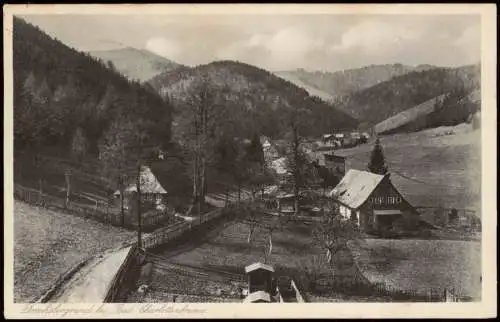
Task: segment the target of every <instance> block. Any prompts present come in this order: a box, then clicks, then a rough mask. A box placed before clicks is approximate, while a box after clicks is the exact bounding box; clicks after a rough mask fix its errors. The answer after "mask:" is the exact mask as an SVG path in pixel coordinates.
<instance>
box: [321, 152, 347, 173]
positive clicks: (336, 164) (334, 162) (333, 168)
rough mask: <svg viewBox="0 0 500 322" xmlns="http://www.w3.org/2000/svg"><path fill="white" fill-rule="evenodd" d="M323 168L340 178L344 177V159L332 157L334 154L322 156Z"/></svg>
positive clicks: (336, 156)
mask: <svg viewBox="0 0 500 322" xmlns="http://www.w3.org/2000/svg"><path fill="white" fill-rule="evenodd" d="M324 163H325V167H326V168H327V169H328V170H329V171H330V172H331V173H332V174H338V175H340V176H342V177H343V176H344V175H345V158H344V157H341V156H338V155H334V154H324Z"/></svg>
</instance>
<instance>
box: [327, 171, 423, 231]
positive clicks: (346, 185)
mask: <svg viewBox="0 0 500 322" xmlns="http://www.w3.org/2000/svg"><path fill="white" fill-rule="evenodd" d="M329 197H330V198H332V201H333V203H334V205H335V206H336V207H338V210H339V212H340V214H341V216H342V217H344V218H345V219H350V220H354V221H355V222H356V223H357V225H358V226H359V227H360V228H361V229H362V230H363V231H365V232H368V233H370V232H380V231H386V230H391V229H399V228H403V229H405V228H412V227H414V225H416V222H417V221H418V216H419V214H418V212H417V211H416V210H415V208H414V207H413V206H412V205H410V203H409V202H408V201H406V200H405V198H404V197H403V196H402V195H401V193H400V192H399V191H398V190H397V189H396V187H394V185H393V184H392V182H391V180H390V176H389V174H386V175H378V174H374V173H371V172H367V171H359V170H354V169H351V170H349V171H348V172H347V174H346V175H345V176H344V178H343V179H342V180H341V181H340V183H339V184H338V185H337V186H336V187H335V188H334V189H333V190H332V191H331V192H330V193H329ZM397 223H401V224H402V225H403V227H399V228H398V224H397Z"/></svg>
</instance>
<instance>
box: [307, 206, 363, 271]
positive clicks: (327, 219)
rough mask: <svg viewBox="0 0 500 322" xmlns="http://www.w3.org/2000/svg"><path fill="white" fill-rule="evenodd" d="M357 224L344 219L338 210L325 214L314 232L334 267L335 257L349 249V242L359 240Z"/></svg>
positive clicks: (327, 258)
mask: <svg viewBox="0 0 500 322" xmlns="http://www.w3.org/2000/svg"><path fill="white" fill-rule="evenodd" d="M359 236H360V234H359V229H358V227H357V225H356V223H355V222H354V221H353V220H350V219H344V218H343V217H342V216H341V215H340V214H338V212H337V211H336V210H334V211H329V212H326V213H324V215H323V220H322V221H321V222H320V223H319V224H318V225H317V227H316V229H315V231H314V238H315V240H316V242H317V243H318V244H319V245H320V246H321V247H322V248H323V249H324V250H325V251H326V260H327V262H328V263H329V264H330V265H332V264H333V257H334V255H335V254H336V253H337V252H338V251H340V250H342V249H344V248H345V247H347V244H348V242H350V241H356V240H358V238H359Z"/></svg>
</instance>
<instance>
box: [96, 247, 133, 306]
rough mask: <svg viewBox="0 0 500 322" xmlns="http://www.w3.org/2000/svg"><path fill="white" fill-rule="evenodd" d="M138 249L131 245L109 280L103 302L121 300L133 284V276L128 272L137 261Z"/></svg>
mask: <svg viewBox="0 0 500 322" xmlns="http://www.w3.org/2000/svg"><path fill="white" fill-rule="evenodd" d="M137 255H138V249H137V245H133V246H132V247H131V248H130V250H129V252H128V254H127V257H126V258H125V260H124V261H123V263H122V265H121V266H120V269H119V270H118V272H117V273H116V275H115V277H114V278H113V280H112V281H111V284H110V286H109V289H108V293H107V294H106V297H105V298H104V303H113V302H116V301H118V300H122V298H123V295H124V294H125V293H127V291H128V290H129V288H130V287H132V286H133V284H134V283H133V282H134V278H131V276H130V273H131V272H132V270H133V269H134V267H135V266H136V265H137V264H138V263H137Z"/></svg>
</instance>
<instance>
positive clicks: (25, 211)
mask: <svg viewBox="0 0 500 322" xmlns="http://www.w3.org/2000/svg"><path fill="white" fill-rule="evenodd" d="M134 237H135V233H134V232H130V231H125V230H123V229H119V228H116V227H112V226H108V225H104V224H101V223H98V222H95V221H92V220H86V219H83V218H80V217H75V216H72V215H66V214H61V213H58V212H55V211H52V210H47V209H43V208H37V207H34V206H30V205H28V204H25V203H22V202H19V201H17V200H16V201H15V202H14V254H15V255H14V301H15V302H31V301H34V300H36V299H37V298H38V297H40V296H41V295H42V294H43V293H44V292H45V291H47V289H48V288H49V287H50V286H51V285H52V284H53V283H54V282H55V281H56V280H57V279H58V278H59V276H61V275H62V274H64V273H65V272H66V271H68V270H69V269H71V268H72V267H73V266H75V265H77V264H78V263H79V262H81V261H82V260H84V259H85V258H87V257H88V256H93V255H96V254H98V253H99V252H102V251H104V250H107V249H110V248H114V247H119V246H121V245H122V244H124V243H125V242H127V241H131V240H132V239H133V238H134Z"/></svg>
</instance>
